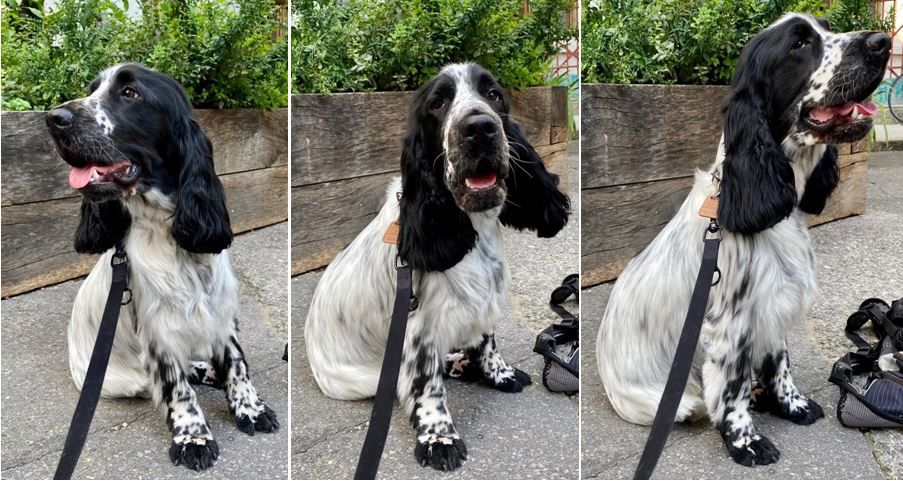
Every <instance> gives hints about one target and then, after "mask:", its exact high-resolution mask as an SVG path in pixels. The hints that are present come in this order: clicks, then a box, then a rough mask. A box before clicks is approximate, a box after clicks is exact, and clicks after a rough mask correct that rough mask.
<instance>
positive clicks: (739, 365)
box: [702, 318, 780, 466]
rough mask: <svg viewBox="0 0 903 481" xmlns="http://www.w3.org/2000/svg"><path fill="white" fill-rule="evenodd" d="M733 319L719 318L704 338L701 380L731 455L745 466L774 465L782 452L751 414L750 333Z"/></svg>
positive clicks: (709, 407)
mask: <svg viewBox="0 0 903 481" xmlns="http://www.w3.org/2000/svg"><path fill="white" fill-rule="evenodd" d="M743 324H744V323H742V322H734V320H732V319H725V318H722V319H720V320H716V321H715V322H713V323H712V324H710V325H709V326H708V327H710V329H711V330H710V333H709V335H706V337H705V338H704V341H703V342H704V347H705V351H706V359H705V362H704V364H703V366H702V381H703V389H704V391H705V403H706V408H707V409H708V412H709V418H710V419H711V421H712V424H713V425H714V427H715V429H717V430H718V433H719V434H721V438H722V439H723V440H724V445H725V447H726V448H727V451H728V453H729V454H730V456H731V458H732V459H733V460H734V461H735V462H737V463H739V464H742V465H744V466H753V465H765V464H771V463H774V462H776V461H777V460H778V458H779V457H780V452H779V451H778V450H777V448H775V447H774V445H773V444H772V443H771V441H769V440H768V438H766V437H765V436H762V435H760V434H758V433H757V432H756V427H755V426H754V425H753V420H752V416H751V415H750V413H749V400H750V389H751V386H752V378H751V374H752V359H751V346H750V335H749V331H748V330H744V329H742V328H741V326H742V325H743Z"/></svg>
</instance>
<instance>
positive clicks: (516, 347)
mask: <svg viewBox="0 0 903 481" xmlns="http://www.w3.org/2000/svg"><path fill="white" fill-rule="evenodd" d="M570 157H571V159H570V160H571V172H570V173H569V175H570V176H571V178H569V189H570V190H571V191H572V194H571V195H572V199H574V198H575V197H574V195H573V193H574V192H576V191H577V189H578V182H577V180H576V179H577V178H576V166H577V160H576V146H574V147H573V148H572V149H571V156H570ZM573 208H574V211H575V212H579V210H578V209H577V204H576V202H575V204H574V206H573ZM579 225H580V222H579V219H578V218H577V216H576V215H575V216H574V217H573V218H572V219H571V221H570V222H569V224H568V227H567V228H565V229H564V230H563V231H562V232H561V233H560V234H559V235H558V236H557V237H556V238H554V239H537V238H536V237H535V236H532V235H529V234H524V233H516V232H514V231H510V232H509V231H506V233H505V246H506V254H507V257H508V263H509V266H510V268H511V277H512V287H511V296H510V299H511V312H509V314H508V315H506V316H505V319H504V320H503V321H502V322H501V324H500V325H499V326H498V330H497V332H496V335H497V337H498V341H499V347H500V349H501V351H502V354H503V355H504V357H505V359H506V360H507V361H508V362H509V363H511V364H513V365H515V366H517V367H518V368H520V369H522V370H524V371H526V372H528V373H529V374H530V375H531V376H532V377H533V380H534V384H533V385H531V386H529V387H527V388H526V389H525V390H524V392H522V393H518V394H508V393H502V392H498V391H496V390H494V389H491V388H488V387H485V386H481V385H474V384H467V383H461V382H457V381H453V380H450V381H448V383H447V387H448V403H449V409H450V411H451V413H452V416H453V418H454V419H455V425H456V427H457V428H458V432H459V433H460V434H461V436H462V438H463V439H464V441H465V442H466V443H467V449H468V460H467V462H466V463H465V464H464V466H463V467H461V468H460V469H458V470H456V471H454V472H451V473H442V472H440V471H436V470H433V469H431V468H424V467H421V466H420V465H419V464H417V461H416V460H415V459H414V444H415V436H414V431H413V430H412V429H411V427H410V424H409V422H408V420H407V419H406V416H405V415H404V414H403V412H402V411H401V409H400V408H399V407H397V406H396V408H395V412H394V414H393V418H392V424H391V429H390V431H389V438H388V441H387V443H386V449H385V452H384V454H383V458H382V461H381V464H380V471H379V478H380V479H576V478H577V477H578V463H579V460H578V442H579V441H578V405H577V399H576V396H573V397H567V396H564V395H561V394H552V393H550V392H548V391H547V390H546V389H545V388H544V387H543V386H542V384H541V383H540V370H541V368H542V361H541V357H540V356H539V355H537V354H533V353H532V349H533V343H534V341H535V336H536V334H537V333H538V332H539V331H540V330H541V329H542V328H544V327H545V326H546V325H547V324H549V323H550V322H552V320H553V316H554V314H553V313H552V312H551V311H550V310H549V309H548V305H547V302H548V296H549V294H550V293H551V290H552V289H553V288H554V287H555V286H557V285H558V284H559V283H560V282H561V280H562V279H563V278H564V277H565V276H566V275H568V274H571V273H574V272H577V269H578V254H577V253H578V251H577V245H578V242H579V237H578V231H579V229H578V226H579ZM319 277H320V272H315V273H309V274H304V275H301V276H297V277H295V278H293V279H292V421H293V423H292V477H293V478H294V479H348V478H350V477H351V476H352V475H353V474H354V469H355V467H356V465H357V458H358V455H359V454H360V449H361V446H362V445H363V441H364V435H365V433H366V428H367V425H368V421H369V419H370V409H371V407H372V401H370V400H367V401H356V402H352V401H337V400H333V399H329V398H327V397H326V396H324V395H323V393H322V392H321V391H320V390H319V388H318V387H317V385H316V382H315V381H314V380H313V375H312V373H311V371H310V366H309V364H308V362H307V352H306V348H305V346H304V339H303V335H302V334H303V330H304V321H305V318H306V316H307V308H308V304H309V303H310V299H311V297H312V295H313V290H314V288H315V287H316V284H317V281H318V280H319ZM569 308H570V309H573V310H574V311H576V303H571V304H570V306H569Z"/></svg>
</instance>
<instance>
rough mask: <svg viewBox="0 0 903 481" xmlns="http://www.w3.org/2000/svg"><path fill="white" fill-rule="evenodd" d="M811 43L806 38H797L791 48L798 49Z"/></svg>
mask: <svg viewBox="0 0 903 481" xmlns="http://www.w3.org/2000/svg"><path fill="white" fill-rule="evenodd" d="M811 43H812V42H810V41H809V40H806V39H799V40H797V41H796V42H794V44H793V47H791V50H798V49H801V48H803V47H805V46H806V45H809V44H811Z"/></svg>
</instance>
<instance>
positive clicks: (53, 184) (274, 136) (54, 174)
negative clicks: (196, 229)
mask: <svg viewBox="0 0 903 481" xmlns="http://www.w3.org/2000/svg"><path fill="white" fill-rule="evenodd" d="M2 116H3V118H2V120H3V152H2V154H3V173H2V186H3V189H2V199H0V204H2V227H3V229H2V243H3V254H2V261H3V262H2V263H3V266H2V275H3V281H2V296H3V297H7V296H12V295H16V294H21V293H23V292H27V291H30V290H32V289H36V288H39V287H42V286H46V285H50V284H55V283H58V282H62V281H65V280H68V279H73V278H76V277H79V276H82V275H85V274H86V273H87V272H88V271H89V270H90V269H91V267H92V266H93V265H94V263H95V261H96V256H89V255H82V254H77V253H75V251H74V250H73V247H72V239H73V236H74V233H75V228H76V226H77V224H78V212H79V205H80V202H81V198H80V196H79V195H78V193H77V192H75V191H73V190H72V189H70V188H69V186H68V185H69V184H68V173H69V169H68V168H67V166H66V164H65V163H64V162H63V161H62V160H60V158H59V156H58V155H57V154H56V151H55V149H54V146H53V141H52V139H51V138H50V135H49V134H48V133H47V128H46V127H45V125H44V112H3V114H2ZM195 116H196V117H197V119H198V121H199V122H200V123H201V126H202V127H203V128H204V131H205V132H206V133H207V135H208V137H210V140H211V142H212V143H213V152H214V163H215V164H216V171H217V173H218V174H219V175H220V179H222V182H223V186H224V187H225V190H226V198H227V204H228V207H229V211H230V216H231V220H232V230H233V231H234V232H236V233H240V232H245V231H248V230H251V229H256V228H260V227H264V226H267V225H271V224H275V223H277V222H282V221H285V220H286V219H287V218H288V198H287V191H288V189H287V186H288V155H287V154H288V152H287V150H288V147H287V141H286V135H287V133H288V125H287V124H288V122H287V120H288V109H277V110H271V111H267V110H252V109H247V110H243V109H236V110H196V111H195Z"/></svg>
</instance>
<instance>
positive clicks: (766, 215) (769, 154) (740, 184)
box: [718, 44, 797, 234]
mask: <svg viewBox="0 0 903 481" xmlns="http://www.w3.org/2000/svg"><path fill="white" fill-rule="evenodd" d="M756 49H757V45H756V44H750V46H749V47H747V49H746V50H745V51H744V53H743V55H742V56H741V59H740V62H739V63H738V68H737V73H736V75H735V76H734V82H733V89H732V91H731V93H730V95H729V96H728V99H727V104H726V105H725V107H724V149H725V154H726V156H725V159H724V165H723V171H722V179H721V200H720V202H719V207H718V222H719V223H720V224H721V226H722V227H724V228H725V229H726V230H728V231H733V232H739V233H741V234H753V233H756V232H759V231H762V230H765V229H768V228H770V227H772V226H774V225H775V224H777V223H778V222H780V221H781V220H783V219H785V218H786V217H787V216H789V215H790V213H791V212H793V208H794V206H795V205H796V200H797V193H796V187H795V184H794V175H793V168H792V167H791V165H790V161H789V160H788V159H787V156H786V155H785V154H784V150H783V149H782V148H781V145H780V141H779V140H776V139H775V136H774V133H773V132H772V129H771V126H770V125H769V121H768V119H769V113H768V107H767V106H766V103H765V99H764V96H763V81H761V80H760V74H759V72H758V70H759V66H758V65H756V60H755V59H756Z"/></svg>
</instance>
